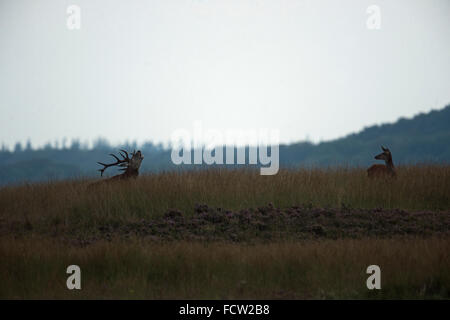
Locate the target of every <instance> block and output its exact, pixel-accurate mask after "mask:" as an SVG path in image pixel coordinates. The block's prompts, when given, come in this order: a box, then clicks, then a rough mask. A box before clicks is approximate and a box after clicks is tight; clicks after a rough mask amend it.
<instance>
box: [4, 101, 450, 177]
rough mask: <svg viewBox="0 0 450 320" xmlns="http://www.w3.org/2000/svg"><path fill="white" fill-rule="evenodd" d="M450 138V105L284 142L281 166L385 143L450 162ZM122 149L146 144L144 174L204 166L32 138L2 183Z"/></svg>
mask: <svg viewBox="0 0 450 320" xmlns="http://www.w3.org/2000/svg"><path fill="white" fill-rule="evenodd" d="M449 142H450V105H448V106H446V107H445V108H443V109H441V110H433V111H430V112H428V113H420V114H418V115H416V116H414V117H413V118H411V119H406V118H400V119H399V120H397V121H396V122H394V123H389V124H382V125H373V126H370V127H367V128H364V129H363V130H361V131H360V132H358V133H353V134H349V135H347V136H345V137H343V138H339V139H335V140H331V141H326V142H321V143H317V144H315V143H311V142H298V143H293V144H288V145H280V149H279V156H280V167H281V168H297V167H329V166H351V167H354V166H368V165H370V164H372V163H375V162H376V160H374V159H373V157H374V156H375V155H376V154H377V153H379V152H380V151H381V150H380V146H381V145H384V146H385V147H388V148H390V150H391V151H392V154H393V160H394V163H395V164H396V165H403V164H417V163H441V164H442V163H444V164H447V163H450V143H449ZM118 149H126V150H133V149H140V150H141V151H142V153H143V155H144V156H145V159H144V161H143V163H142V166H141V172H142V173H149V172H154V173H156V172H161V171H170V170H190V169H197V168H199V165H195V166H194V165H179V166H177V165H174V164H173V163H172V161H171V150H170V149H168V148H164V147H163V146H162V145H160V144H159V145H158V144H155V143H152V142H147V143H144V144H142V145H137V144H136V143H131V144H130V143H127V144H123V145H119V146H112V145H110V144H109V143H108V141H106V140H104V139H98V140H97V141H96V142H95V143H94V146H93V147H92V148H86V147H83V146H82V145H81V144H80V143H79V141H76V140H75V141H73V142H72V144H71V145H70V146H67V147H66V146H64V147H56V146H52V145H50V144H48V145H46V146H44V147H43V148H40V149H34V148H32V147H31V143H28V144H27V145H26V146H24V147H23V146H22V145H21V144H20V143H17V144H16V145H15V147H14V150H12V151H10V150H8V149H6V148H5V147H3V148H2V149H1V150H0V161H1V163H2V166H1V167H0V185H7V184H15V183H22V182H37V181H47V180H58V179H67V178H80V177H95V176H99V172H98V171H97V170H98V169H99V167H100V166H99V165H98V164H97V161H102V162H108V161H110V160H113V159H112V158H111V157H110V156H109V155H108V154H110V153H116V152H117V151H118ZM247 151H248V150H247ZM253 166H255V165H253ZM200 167H205V168H206V167H208V166H206V165H201V166H200ZM226 167H227V168H230V167H231V168H232V167H233V166H231V165H226ZM255 167H259V165H256V166H255ZM110 173H112V174H113V173H114V171H113V170H111V172H110Z"/></svg>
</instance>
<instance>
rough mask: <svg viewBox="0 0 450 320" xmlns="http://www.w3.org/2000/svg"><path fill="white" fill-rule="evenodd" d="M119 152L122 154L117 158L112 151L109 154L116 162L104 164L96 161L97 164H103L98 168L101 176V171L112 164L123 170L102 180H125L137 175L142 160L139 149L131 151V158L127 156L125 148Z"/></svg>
mask: <svg viewBox="0 0 450 320" xmlns="http://www.w3.org/2000/svg"><path fill="white" fill-rule="evenodd" d="M122 152H123V153H122ZM119 154H120V155H121V156H122V159H119V158H118V157H117V156H115V155H114V154H112V153H111V154H110V155H111V156H113V157H114V158H115V159H116V162H114V163H109V164H106V163H102V162H97V163H98V164H100V165H102V166H103V168H102V169H99V170H98V171H100V175H101V176H103V172H105V170H106V169H107V168H109V167H112V166H118V167H122V168H121V169H120V170H122V171H124V172H123V173H121V174H118V175H115V176H113V177H111V178H109V179H106V180H102V181H114V180H126V179H129V178H136V177H137V176H138V175H139V168H140V166H141V162H142V160H144V157H143V156H142V153H141V151H140V150H138V151H137V152H135V151H133V153H132V154H131V158H130V157H129V154H128V152H126V151H125V150H120V152H119Z"/></svg>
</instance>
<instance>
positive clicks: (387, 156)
mask: <svg viewBox="0 0 450 320" xmlns="http://www.w3.org/2000/svg"><path fill="white" fill-rule="evenodd" d="M381 150H383V152H382V153H380V154H378V155H376V156H375V159H377V160H384V161H392V154H391V151H390V150H389V149H388V148H385V147H383V146H381Z"/></svg>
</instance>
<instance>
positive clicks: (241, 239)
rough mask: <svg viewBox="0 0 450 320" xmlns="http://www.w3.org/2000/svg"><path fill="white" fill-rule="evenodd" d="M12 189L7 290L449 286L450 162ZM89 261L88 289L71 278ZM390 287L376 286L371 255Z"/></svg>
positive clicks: (101, 293) (414, 290)
mask: <svg viewBox="0 0 450 320" xmlns="http://www.w3.org/2000/svg"><path fill="white" fill-rule="evenodd" d="M397 170H398V176H397V178H396V179H395V180H384V179H380V180H373V181H371V180H369V179H367V176H366V172H365V170H362V169H347V168H334V169H303V170H296V171H285V170H281V171H280V172H279V173H278V174H277V175H275V176H260V175H259V174H258V172H257V171H244V170H236V171H228V170H222V171H221V170H206V171H192V172H183V173H176V172H170V173H162V174H158V175H145V176H142V177H139V178H138V179H137V180H135V181H128V182H119V183H113V184H100V185H97V186H94V187H89V186H90V184H91V183H92V181H89V180H79V181H64V182H52V183H44V184H37V185H23V186H17V187H5V188H2V189H0V241H1V242H0V257H1V259H0V298H3V299H4V298H19V299H20V298H64V299H65V298H88V299H91V298H151V299H159V298H175V299H183V298H185V299H191V298H201V299H203V298H205V299H222V298H225V299H229V298H230V299H232V298H236V299H239V298H262V299H266V298H279V299H314V298H319V299H321V298H331V299H334V298H363V299H365V298H381V299H383V298H385V299H386V298H441V299H442V298H444V299H449V298H450V250H449V249H450V167H449V166H437V165H433V166H431V165H429V166H409V167H399V168H398V169H397ZM71 264H77V265H79V266H80V267H81V269H82V290H80V291H77V290H73V291H69V290H68V289H67V288H66V287H65V281H66V279H67V276H68V275H67V274H66V273H65V271H66V267H67V266H68V265H71ZM371 264H377V265H379V266H380V267H381V270H382V289H381V290H375V291H371V290H368V289H367V288H366V279H367V277H368V276H369V275H367V274H366V273H365V271H366V268H367V266H368V265H371Z"/></svg>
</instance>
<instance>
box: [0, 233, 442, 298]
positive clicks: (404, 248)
mask: <svg viewBox="0 0 450 320" xmlns="http://www.w3.org/2000/svg"><path fill="white" fill-rule="evenodd" d="M0 256H1V257H2V260H1V262H0V284H1V285H0V298H9V299H11V298H12V299H30V298H33V299H42V298H50V299H53V298H57V299H75V298H76V299H93V298H95V299H99V298H100V299H101V298H121V299H144V298H145V299H334V298H341V299H347V298H356V299H359V298H363V299H366V298H371V299H372V298H374V299H378V298H380V299H390V298H397V299H398V298H401V299H403V298H421V299H422V298H433V299H435V298H445V299H449V298H450V272H449V270H450V240H449V239H446V240H445V239H433V238H431V239H403V240H402V239H389V240H375V239H372V240H349V239H347V240H332V241H330V240H326V241H309V242H296V243H289V242H285V243H274V244H266V245H261V244H259V245H250V246H248V245H242V244H220V243H214V244H209V245H208V244H199V243H181V242H176V243H170V244H161V245H157V244H154V243H145V242H142V241H139V240H133V239H131V240H130V241H129V242H127V243H124V242H110V243H108V242H98V243H96V244H94V245H92V246H89V247H87V248H77V247H68V246H65V245H62V244H59V243H56V242H54V241H49V240H45V239H26V240H24V239H22V240H17V239H13V238H9V239H2V242H1V243H0ZM72 264H75V265H78V266H80V268H81V287H82V289H81V290H73V291H71V290H68V289H67V288H66V279H67V277H68V275H67V274H66V268H67V267H68V266H69V265H72ZM372 264H376V265H378V266H380V268H381V290H374V291H371V290H368V289H367V287H366V280H367V278H368V277H369V275H368V274H366V269H367V267H368V266H369V265H372Z"/></svg>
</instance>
